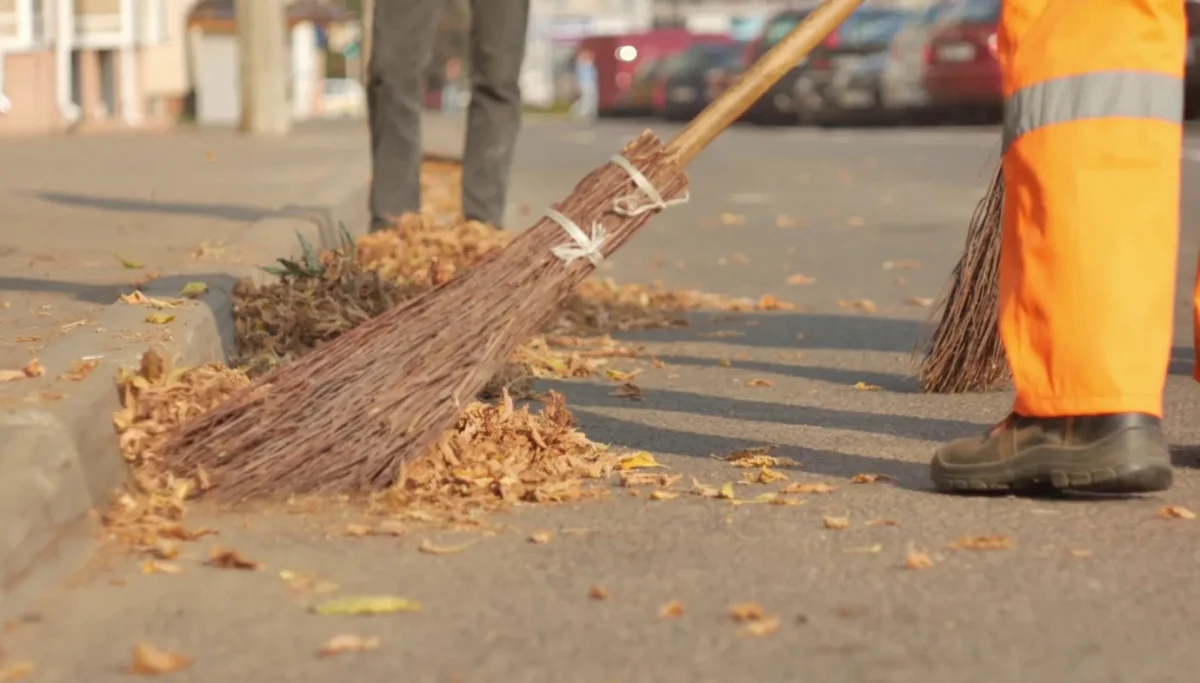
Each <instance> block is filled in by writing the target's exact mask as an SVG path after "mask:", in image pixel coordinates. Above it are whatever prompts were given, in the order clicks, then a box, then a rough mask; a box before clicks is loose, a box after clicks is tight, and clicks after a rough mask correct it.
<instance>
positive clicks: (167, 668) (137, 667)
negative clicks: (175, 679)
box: [129, 643, 192, 676]
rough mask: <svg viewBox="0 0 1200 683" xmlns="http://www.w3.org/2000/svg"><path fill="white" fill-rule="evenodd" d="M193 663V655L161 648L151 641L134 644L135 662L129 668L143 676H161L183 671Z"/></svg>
mask: <svg viewBox="0 0 1200 683" xmlns="http://www.w3.org/2000/svg"><path fill="white" fill-rule="evenodd" d="M191 665H192V658H191V657H187V656H185V655H181V654H179V653H178V652H171V651H169V650H160V649H158V648H156V647H154V646H153V645H150V644H149V643H137V644H136V645H134V646H133V662H132V664H131V665H130V667H129V670H130V672H131V673H135V674H140V675H143V676H159V675H162V674H169V673H174V672H176V671H182V670H184V669H186V668H188V667H190V666H191Z"/></svg>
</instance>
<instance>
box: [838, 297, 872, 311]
mask: <svg viewBox="0 0 1200 683" xmlns="http://www.w3.org/2000/svg"><path fill="white" fill-rule="evenodd" d="M838 308H853V309H857V310H859V311H862V312H863V313H874V312H876V311H878V310H879V307H878V306H876V305H875V302H874V301H871V300H870V299H848V300H847V299H838Z"/></svg>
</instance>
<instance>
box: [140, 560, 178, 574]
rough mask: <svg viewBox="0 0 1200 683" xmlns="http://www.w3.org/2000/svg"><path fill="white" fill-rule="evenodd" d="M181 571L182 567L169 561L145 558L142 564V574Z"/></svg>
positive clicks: (175, 572)
mask: <svg viewBox="0 0 1200 683" xmlns="http://www.w3.org/2000/svg"><path fill="white" fill-rule="evenodd" d="M182 572H183V567H180V566H179V565H177V564H171V563H170V562H159V561H158V560H146V562H145V563H143V564H142V573H143V574H180V573H182Z"/></svg>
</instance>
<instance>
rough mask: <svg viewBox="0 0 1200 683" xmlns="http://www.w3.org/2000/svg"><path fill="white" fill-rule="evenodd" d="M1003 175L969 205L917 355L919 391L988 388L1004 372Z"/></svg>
mask: <svg viewBox="0 0 1200 683" xmlns="http://www.w3.org/2000/svg"><path fill="white" fill-rule="evenodd" d="M1003 208H1004V175H1003V173H1002V171H1001V169H1000V168H997V169H996V174H995V175H994V176H993V177H992V184H991V185H990V186H989V187H988V191H987V194H985V195H984V197H983V199H981V200H980V201H979V204H978V205H977V206H976V207H975V214H974V215H973V216H972V217H971V225H970V228H969V229H968V230H967V243H966V248H965V249H964V250H963V255H962V258H961V259H960V260H959V262H958V265H957V266H955V268H954V272H953V273H952V274H951V275H950V281H949V283H948V284H947V285H946V289H945V290H944V292H945V293H944V294H943V296H942V299H941V301H940V302H939V303H938V305H937V308H936V309H935V311H934V314H933V318H938V319H939V320H938V323H937V327H936V329H934V332H933V334H932V336H931V337H930V338H929V344H928V345H927V347H926V352H925V357H924V359H923V360H922V361H921V366H920V372H919V375H920V379H921V391H923V392H925V393H933V394H955V393H964V392H970V391H988V390H990V389H994V388H996V387H998V386H999V385H1000V384H1002V383H1003V382H1004V381H1006V380H1007V379H1008V377H1009V371H1008V362H1007V360H1006V358H1005V355H1004V343H1003V341H1002V340H1001V338H1000V329H999V308H998V304H999V296H1000V240H1001V236H1002V233H1003V225H1002V223H1001V211H1002V209H1003Z"/></svg>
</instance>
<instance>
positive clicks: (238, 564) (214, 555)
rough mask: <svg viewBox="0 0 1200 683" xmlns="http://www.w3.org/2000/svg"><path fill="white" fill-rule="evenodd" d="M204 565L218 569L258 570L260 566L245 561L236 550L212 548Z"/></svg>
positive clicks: (256, 563)
mask: <svg viewBox="0 0 1200 683" xmlns="http://www.w3.org/2000/svg"><path fill="white" fill-rule="evenodd" d="M204 564H207V565H208V566H210V567H217V568H219V569H259V568H261V567H262V565H261V564H259V563H258V562H255V561H253V560H250V559H247V558H246V557H245V556H244V555H242V554H241V553H239V552H238V551H236V550H230V549H228V548H213V549H212V552H211V553H209V556H208V560H207V561H205V563H204Z"/></svg>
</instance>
